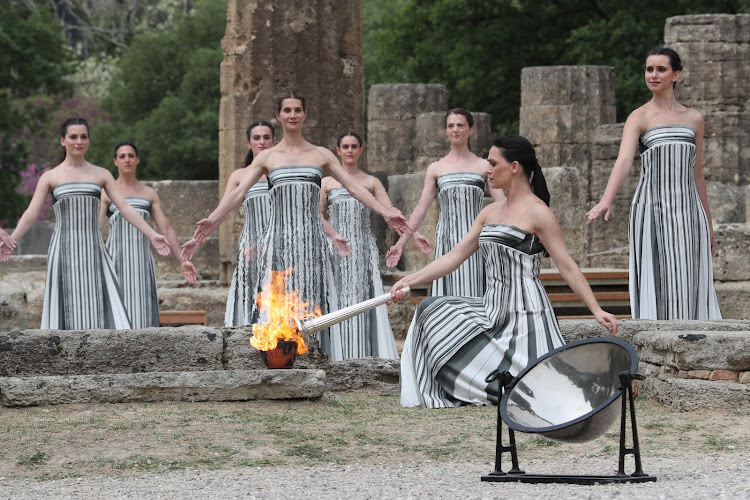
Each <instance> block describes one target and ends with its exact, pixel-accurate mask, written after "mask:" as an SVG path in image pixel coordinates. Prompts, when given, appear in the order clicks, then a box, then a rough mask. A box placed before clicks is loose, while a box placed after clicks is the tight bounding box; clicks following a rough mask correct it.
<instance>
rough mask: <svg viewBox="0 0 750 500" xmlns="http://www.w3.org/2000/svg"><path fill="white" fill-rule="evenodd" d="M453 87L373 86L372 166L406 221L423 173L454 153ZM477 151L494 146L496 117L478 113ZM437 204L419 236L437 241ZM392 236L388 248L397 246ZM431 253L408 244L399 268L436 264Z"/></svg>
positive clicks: (370, 113) (473, 144) (473, 143)
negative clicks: (449, 120) (448, 121)
mask: <svg viewBox="0 0 750 500" xmlns="http://www.w3.org/2000/svg"><path fill="white" fill-rule="evenodd" d="M448 97H449V95H448V89H447V88H446V87H445V86H444V85H438V84H405V83H404V84H378V85H373V86H372V87H371V88H370V95H369V104H368V122H367V149H366V151H367V164H368V166H369V169H370V170H377V171H382V172H384V173H386V174H387V175H388V184H389V195H390V197H391V201H392V202H393V204H394V205H395V206H396V207H398V208H399V209H401V211H402V212H404V215H406V216H407V217H408V216H409V215H410V214H411V212H412V210H413V209H414V207H415V206H416V205H417V202H418V201H419V198H420V195H421V194H422V188H423V186H424V173H425V171H426V170H427V167H429V166H430V164H431V163H433V162H435V161H437V160H439V159H440V158H442V157H443V156H445V155H446V154H447V153H448V151H449V145H448V139H447V136H446V134H445V124H444V123H445V122H444V119H445V112H446V111H448V109H449V108H450V107H449V105H448ZM472 115H473V116H474V132H473V134H472V136H471V147H472V151H474V153H476V154H477V155H479V156H482V157H485V156H486V155H487V151H489V148H490V146H491V142H492V138H491V128H490V127H491V123H490V121H491V118H490V115H488V114H487V113H481V112H473V111H472ZM437 217H438V204H437V202H435V203H433V205H432V206H431V207H430V210H429V211H428V213H427V217H425V220H424V222H423V223H422V226H421V227H420V232H422V233H423V234H424V235H425V236H426V237H427V238H428V239H430V240H431V241H434V239H435V226H436V224H437ZM396 239H397V235H396V234H395V233H393V232H390V233H389V234H388V236H387V238H386V242H385V245H383V248H387V247H389V246H390V245H391V244H393V243H395V241H396ZM432 259H433V257H432V254H429V255H427V254H423V253H421V252H420V251H419V250H418V249H417V248H416V247H415V246H414V245H413V244H412V243H409V245H407V247H406V250H405V251H404V255H403V257H402V258H401V262H399V266H398V268H399V269H400V270H409V271H413V270H417V269H419V268H421V267H422V266H424V265H425V264H427V263H429V262H431V261H432Z"/></svg>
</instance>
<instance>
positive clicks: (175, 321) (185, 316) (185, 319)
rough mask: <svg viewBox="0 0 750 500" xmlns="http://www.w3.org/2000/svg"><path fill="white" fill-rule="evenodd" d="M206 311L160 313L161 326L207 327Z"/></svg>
mask: <svg viewBox="0 0 750 500" xmlns="http://www.w3.org/2000/svg"><path fill="white" fill-rule="evenodd" d="M207 315H208V313H207V312H206V311H199V310H193V311H159V325H160V326H182V325H207V324H208V318H207Z"/></svg>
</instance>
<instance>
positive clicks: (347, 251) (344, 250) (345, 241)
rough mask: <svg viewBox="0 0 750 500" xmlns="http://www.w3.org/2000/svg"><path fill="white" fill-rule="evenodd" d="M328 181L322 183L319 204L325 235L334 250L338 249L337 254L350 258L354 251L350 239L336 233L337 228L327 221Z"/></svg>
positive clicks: (329, 187) (329, 186)
mask: <svg viewBox="0 0 750 500" xmlns="http://www.w3.org/2000/svg"><path fill="white" fill-rule="evenodd" d="M328 179H330V178H329V177H326V178H325V179H323V181H322V182H321V186H320V203H319V204H318V209H319V210H320V220H321V222H322V223H323V233H325V235H326V236H328V237H329V238H331V242H332V243H333V248H335V249H336V253H338V254H339V255H340V256H341V257H348V256H349V255H351V254H352V249H351V247H350V246H349V238H344V237H343V236H341V235H340V234H339V232H338V231H336V228H335V227H333V224H331V223H330V222H329V221H328V219H326V207H327V206H328V192H329V191H330V190H331V184H330V182H328Z"/></svg>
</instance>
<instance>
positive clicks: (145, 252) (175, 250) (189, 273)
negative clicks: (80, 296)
mask: <svg viewBox="0 0 750 500" xmlns="http://www.w3.org/2000/svg"><path fill="white" fill-rule="evenodd" d="M113 161H114V164H115V166H117V172H118V175H117V187H118V188H119V189H120V192H121V193H122V194H123V196H125V200H126V201H127V203H128V205H130V206H131V207H133V208H134V209H135V210H136V211H137V212H138V215H140V216H141V217H142V218H143V219H144V220H145V221H146V222H150V221H151V220H152V219H153V221H154V223H155V224H156V227H157V228H159V231H160V232H161V233H162V234H164V235H165V236H166V238H167V242H168V243H169V248H170V249H171V250H172V254H173V255H174V256H175V257H176V258H178V256H179V254H180V242H179V240H178V239H177V233H176V232H175V230H174V229H172V225H171V224H170V223H169V220H168V219H167V217H166V215H164V211H163V210H162V208H161V200H160V199H159V195H158V194H157V193H156V191H155V190H154V189H153V188H151V187H149V186H146V185H145V184H142V183H141V182H140V181H139V180H138V179H137V178H136V176H135V175H136V168H137V167H138V163H140V161H141V157H140V155H139V154H138V149H137V148H136V147H135V144H133V143H130V142H121V143H120V144H118V145H117V146H115V154H114V160H113ZM107 219H109V237H108V238H107V250H108V251H109V255H110V256H111V257H112V263H113V264H114V266H115V273H116V274H117V277H118V278H119V280H120V286H121V287H122V295H123V300H124V301H125V309H127V311H128V317H129V318H130V327H131V328H148V327H151V326H159V300H158V298H157V296H156V266H155V265H154V257H153V256H152V255H151V249H150V248H149V243H148V240H147V239H146V237H145V236H144V235H143V234H142V233H140V232H139V231H138V230H137V229H136V228H135V227H133V226H132V225H131V224H130V223H129V222H128V221H127V220H125V219H124V218H123V216H122V213H121V212H120V210H119V209H118V208H117V206H116V205H115V204H114V203H112V201H111V200H110V198H109V197H108V196H107V194H106V193H102V205H101V209H100V215H99V223H100V225H101V226H102V228H103V227H104V224H105V222H107ZM180 265H181V267H182V273H183V274H184V275H185V279H186V280H187V281H188V283H195V280H196V276H195V274H196V273H195V266H193V264H192V263H191V262H190V261H183V262H180Z"/></svg>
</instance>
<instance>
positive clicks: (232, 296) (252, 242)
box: [224, 181, 271, 326]
mask: <svg viewBox="0 0 750 500" xmlns="http://www.w3.org/2000/svg"><path fill="white" fill-rule="evenodd" d="M242 206H243V209H244V212H245V224H244V225H243V226H242V233H241V234H240V239H239V243H238V244H237V265H236V266H235V268H234V272H233V273H232V283H231V284H230V285H229V295H228V297H227V309H226V313H225V314H224V326H243V325H249V324H251V323H252V319H251V314H252V310H253V303H254V302H255V290H256V289H257V287H258V254H259V250H260V245H261V243H262V241H263V236H264V233H265V231H266V228H267V227H268V220H269V218H270V216H271V202H270V199H269V196H268V182H266V181H259V182H257V183H256V184H255V185H254V186H253V187H251V188H250V190H249V191H248V192H247V194H245V199H244V201H243V202H242Z"/></svg>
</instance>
